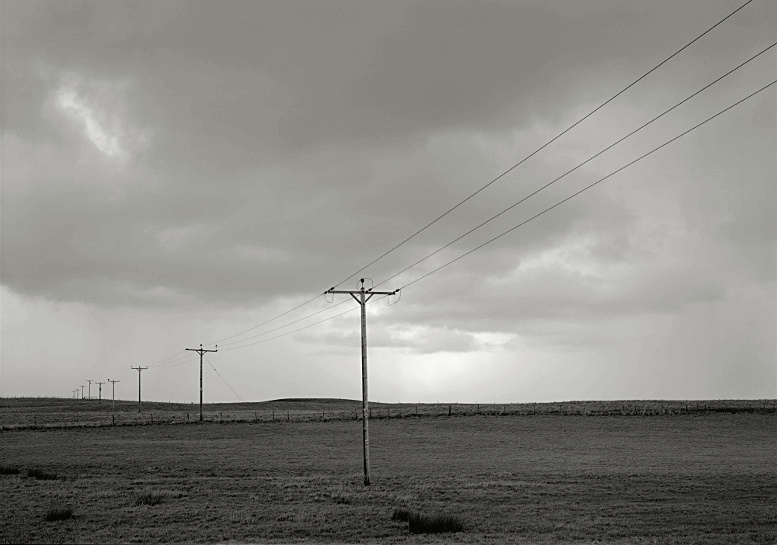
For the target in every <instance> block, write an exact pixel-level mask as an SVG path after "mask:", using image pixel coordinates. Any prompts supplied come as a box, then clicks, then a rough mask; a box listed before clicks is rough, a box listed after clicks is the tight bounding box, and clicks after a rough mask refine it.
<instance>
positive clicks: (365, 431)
mask: <svg viewBox="0 0 777 545" xmlns="http://www.w3.org/2000/svg"><path fill="white" fill-rule="evenodd" d="M361 283H362V286H361V288H360V289H358V290H336V289H334V288H331V289H328V290H327V291H326V292H325V293H347V294H348V295H350V296H351V297H353V298H354V299H355V300H356V302H357V303H359V306H360V307H361V313H362V316H361V318H362V319H361V322H362V323H361V325H362V439H363V451H364V486H369V484H370V429H369V420H370V402H369V395H368V390H367V301H369V300H370V299H372V296H373V295H394V294H395V293H397V292H398V291H399V290H394V291H373V290H372V288H370V289H368V290H365V289H364V278H362V279H361ZM357 295H358V297H357Z"/></svg>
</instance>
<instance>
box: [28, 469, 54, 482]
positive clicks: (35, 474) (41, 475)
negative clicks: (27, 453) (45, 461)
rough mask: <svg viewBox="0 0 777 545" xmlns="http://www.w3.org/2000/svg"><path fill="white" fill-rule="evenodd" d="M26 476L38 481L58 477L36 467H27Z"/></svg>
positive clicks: (52, 479) (51, 479)
mask: <svg viewBox="0 0 777 545" xmlns="http://www.w3.org/2000/svg"><path fill="white" fill-rule="evenodd" d="M27 476H28V477H32V478H33V479H36V480H38V481H56V480H57V478H58V477H57V474H56V473H48V472H47V471H44V470H42V469H39V468H37V467H33V468H30V469H28V470H27Z"/></svg>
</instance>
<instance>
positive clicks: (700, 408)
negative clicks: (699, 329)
mask: <svg viewBox="0 0 777 545" xmlns="http://www.w3.org/2000/svg"><path fill="white" fill-rule="evenodd" d="M443 407H444V406H443ZM493 407H494V411H493V412H492V413H490V414H494V413H499V414H502V415H505V414H510V413H509V412H508V411H506V410H505V407H506V406H505V405H501V406H498V407H499V410H497V405H496V404H494V405H493ZM683 408H684V409H685V414H687V415H690V414H691V413H692V412H693V413H696V414H698V413H705V414H707V413H709V412H710V411H711V410H712V411H717V410H720V409H719V408H716V407H710V405H709V404H707V403H704V404H703V405H701V404H700V403H698V402H697V403H695V407H694V406H692V405H690V404H687V403H686V404H685V405H684V406H679V407H664V406H661V407H651V406H649V405H644V406H643V407H641V410H640V407H639V405H633V406H632V407H631V411H629V410H628V407H627V406H626V405H625V404H622V405H621V408H620V409H621V410H620V414H621V415H624V416H628V415H632V416H646V415H656V414H658V415H665V414H682V413H683ZM414 409H415V410H414V411H413V412H412V413H409V414H408V415H407V416H421V413H420V412H419V411H418V405H415V407H414ZM731 409H732V410H733V411H740V410H747V411H749V412H753V411H754V410H755V411H756V412H762V413H767V412H772V413H774V412H775V411H776V410H777V401H773V402H772V407H771V410H769V408H768V405H767V404H766V403H764V404H763V405H762V406H761V407H760V410H759V407H755V409H754V408H753V405H752V404H748V406H747V409H744V407H737V406H733V407H732V408H731ZM616 410H617V409H613V408H608V409H602V410H589V409H579V408H578V409H573V410H572V411H571V412H572V414H573V415H575V414H579V415H584V416H596V415H612V414H616ZM728 410H729V407H728V403H724V404H723V411H724V412H728ZM368 411H369V413H368V418H370V419H372V418H373V412H372V408H369V409H368ZM555 412H556V414H564V415H568V414H570V410H568V409H564V408H563V405H558V406H557V408H555ZM550 413H551V412H550V411H548V414H550ZM147 414H148V417H149V420H150V423H151V424H153V423H154V413H153V412H149V413H147ZM311 414H312V413H311ZM338 414H339V415H340V417H341V418H342V417H343V416H345V414H347V413H344V412H342V411H334V412H333V413H330V419H332V418H334V419H335V420H337V419H338V418H337V415H338ZM395 414H396V415H398V416H400V417H401V416H402V409H401V408H400V409H397V412H396V413H395ZM433 414H437V415H440V413H439V412H436V413H433ZM444 414H445V411H444V409H443V415H444ZM466 414H473V413H468V412H467V410H466V408H465V409H464V411H463V412H458V411H454V410H453V405H452V404H451V405H448V410H447V415H448V416H449V417H450V416H454V415H466ZM474 414H481V405H480V404H476V405H475V412H474ZM517 414H524V413H523V411H522V410H519V411H518V412H517ZM525 414H526V415H534V416H536V415H537V404H536V403H535V404H533V405H532V406H531V408H530V409H528V410H527V411H526V413H525ZM253 415H254V422H259V421H260V418H259V414H258V411H253ZM331 415H334V417H332V416H331ZM353 415H354V420H359V418H360V415H359V411H358V410H356V411H354V412H353ZM303 417H304V415H303ZM376 417H379V416H378V415H376ZM385 418H391V408H390V407H387V408H386V412H385ZM237 420H238V421H240V418H239V416H238V419H237ZM284 420H286V421H287V422H291V411H286V418H285V419H284ZM272 421H273V422H276V421H278V419H277V418H276V411H275V410H273V411H272ZM321 421H322V422H323V421H326V411H325V410H322V411H321ZM157 422H160V420H159V419H157ZM161 422H164V418H163V419H162V420H161ZM171 422H174V417H173V418H172V419H171ZM186 422H187V423H190V422H191V415H190V413H186ZM219 422H224V413H223V412H220V413H219ZM80 423H81V419H80V413H78V412H76V413H75V424H76V426H78V425H80ZM85 423H86V422H85ZM98 425H99V424H98ZM111 425H112V426H115V425H116V415H115V414H112V415H111ZM33 426H34V427H37V426H38V417H37V415H34V416H33Z"/></svg>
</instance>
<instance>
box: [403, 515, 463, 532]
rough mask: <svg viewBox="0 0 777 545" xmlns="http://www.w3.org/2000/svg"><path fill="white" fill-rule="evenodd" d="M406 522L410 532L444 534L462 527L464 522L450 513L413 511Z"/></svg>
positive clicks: (459, 529) (460, 529)
mask: <svg viewBox="0 0 777 545" xmlns="http://www.w3.org/2000/svg"><path fill="white" fill-rule="evenodd" d="M407 522H408V528H409V530H410V533H411V534H444V533H449V532H461V531H462V530H463V529H464V523H462V522H461V521H460V520H459V519H458V518H456V517H454V516H451V515H424V514H423V513H414V514H413V515H411V516H410V518H409V519H408V521H407Z"/></svg>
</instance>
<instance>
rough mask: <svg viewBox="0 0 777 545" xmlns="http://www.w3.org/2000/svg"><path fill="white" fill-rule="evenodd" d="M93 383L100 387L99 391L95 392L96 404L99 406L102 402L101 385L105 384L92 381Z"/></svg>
mask: <svg viewBox="0 0 777 545" xmlns="http://www.w3.org/2000/svg"><path fill="white" fill-rule="evenodd" d="M94 383H95V384H97V385H99V387H100V388H99V390H98V391H97V404H98V405H100V404H102V402H103V384H105V383H104V382H97V381H96V380H95V381H94Z"/></svg>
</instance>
